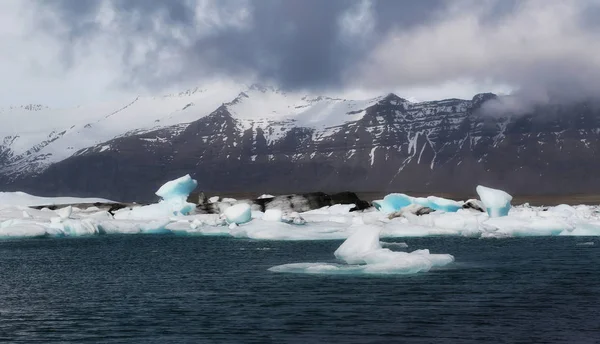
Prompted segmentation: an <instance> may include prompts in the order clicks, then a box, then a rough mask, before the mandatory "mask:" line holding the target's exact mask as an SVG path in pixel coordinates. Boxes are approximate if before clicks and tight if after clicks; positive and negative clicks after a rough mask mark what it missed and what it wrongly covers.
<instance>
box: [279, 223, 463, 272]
mask: <svg viewBox="0 0 600 344" xmlns="http://www.w3.org/2000/svg"><path fill="white" fill-rule="evenodd" d="M380 230H381V228H380V227H378V226H373V225H361V226H359V228H358V229H356V231H355V232H354V233H353V234H352V235H350V237H348V239H346V241H344V243H342V245H341V246H340V247H339V248H338V249H337V250H336V251H335V253H334V255H335V256H336V258H338V259H340V260H343V261H345V262H346V263H347V264H348V265H344V264H332V263H295V264H284V265H278V266H274V267H272V268H270V269H269V270H270V271H273V272H291V273H308V274H357V273H359V274H414V273H419V272H426V271H429V270H430V269H431V268H433V267H438V266H444V265H447V264H450V263H451V262H453V261H454V257H453V256H451V255H449V254H431V253H429V250H416V251H413V252H410V253H408V252H397V251H392V250H389V249H387V248H382V247H381V243H380V242H379V232H380Z"/></svg>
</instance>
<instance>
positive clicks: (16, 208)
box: [0, 175, 600, 273]
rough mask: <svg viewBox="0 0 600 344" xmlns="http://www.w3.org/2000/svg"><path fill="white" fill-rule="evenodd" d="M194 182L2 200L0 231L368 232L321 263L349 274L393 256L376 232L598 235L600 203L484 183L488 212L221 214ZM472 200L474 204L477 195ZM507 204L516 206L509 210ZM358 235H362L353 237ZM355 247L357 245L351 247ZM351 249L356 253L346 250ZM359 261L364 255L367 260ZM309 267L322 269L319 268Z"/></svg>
mask: <svg viewBox="0 0 600 344" xmlns="http://www.w3.org/2000/svg"><path fill="white" fill-rule="evenodd" d="M195 185H196V182H195V181H193V180H192V179H191V178H190V177H189V175H187V176H184V177H182V178H178V179H176V180H174V181H171V182H168V183H165V185H163V186H162V187H161V188H160V189H159V190H158V191H157V194H159V195H161V198H162V200H161V201H160V202H159V203H156V204H151V205H147V206H131V207H127V208H123V209H121V210H118V211H117V212H115V213H114V215H113V214H111V213H109V212H108V211H107V209H104V210H102V209H100V208H98V207H89V208H83V209H79V208H77V207H76V206H66V207H64V208H62V209H58V210H51V209H48V208H44V209H41V210H38V209H34V208H29V207H26V206H22V205H18V204H16V205H14V204H0V237H11V238H14V237H32V236H84V235H101V234H113V233H126V234H136V233H153V234H161V233H177V234H178V235H181V234H186V235H221V236H232V237H238V238H250V239H256V240H333V239H336V240H338V239H339V240H345V239H348V238H349V237H351V236H352V235H353V234H355V233H357V232H363V236H360V237H359V238H360V239H356V237H355V238H354V239H353V240H349V241H348V242H346V243H345V244H344V245H342V246H341V247H340V248H339V250H338V251H337V255H339V256H340V257H342V258H343V259H346V258H344V257H348V258H347V259H348V261H352V262H353V263H356V264H349V263H345V264H342V265H340V266H337V265H336V266H333V265H321V268H323V269H328V270H331V271H333V270H336V271H342V272H341V273H346V272H348V271H350V270H352V271H359V272H365V271H366V270H376V267H375V265H374V264H380V263H381V264H383V261H386V262H387V261H391V260H393V259H392V258H390V257H388V255H389V252H386V251H380V249H382V250H385V249H386V248H391V247H394V248H396V247H398V246H388V245H385V244H381V243H379V244H378V243H376V242H375V241H376V240H375V239H374V238H377V237H381V238H407V237H424V236H466V237H481V238H505V237H521V236H547V235H552V236H556V235H561V236H600V207H599V206H588V205H578V206H570V205H564V204H562V205H558V206H555V207H535V206H530V205H528V204H524V205H517V206H514V207H513V206H510V195H508V194H506V193H505V192H503V191H499V190H493V189H489V188H485V187H479V188H478V190H477V191H478V193H479V194H480V197H481V199H482V201H483V202H485V203H482V205H483V206H484V208H485V209H486V210H487V211H488V212H489V213H488V212H480V211H475V210H473V209H461V208H458V207H459V205H461V204H462V202H456V201H452V200H448V199H445V198H440V197H436V196H429V197H411V196H407V195H404V194H390V195H388V196H386V197H385V198H384V199H383V200H381V201H379V208H380V210H381V211H377V210H375V209H374V208H371V209H366V210H360V211H352V210H355V209H353V207H354V206H353V205H351V204H349V205H345V204H344V205H342V204H338V205H333V206H326V207H323V208H320V209H314V210H310V211H300V212H298V209H296V207H295V205H299V206H300V208H301V209H302V207H303V206H304V204H302V203H297V204H296V203H293V202H292V203H293V204H294V207H293V208H292V207H290V209H286V210H283V209H281V208H278V207H275V206H274V205H277V202H275V203H273V202H272V203H273V204H271V203H270V205H271V206H270V207H267V209H266V211H265V212H264V213H263V212H261V211H258V210H257V209H254V208H252V206H251V205H249V204H244V203H243V201H238V200H235V199H223V201H222V202H219V203H217V205H216V206H215V208H216V209H219V214H196V213H195V211H194V208H192V209H189V208H190V204H188V203H187V200H186V198H187V194H188V193H189V192H191V191H192V190H193V189H194V187H195ZM21 196H22V195H21ZM21 196H19V197H21ZM30 197H33V198H32V202H34V203H33V204H34V205H37V202H38V201H39V199H37V198H36V197H35V196H30ZM60 200H62V199H57V200H56V201H55V200H54V199H51V198H44V202H45V203H47V204H54V203H57V202H58V201H60ZM217 200H218V199H217ZM294 202H295V201H294ZM468 202H472V203H475V202H474V201H472V200H470V201H468ZM292 203H290V202H289V201H288V200H286V202H280V205H286V204H287V205H288V206H289V205H290V204H292ZM192 206H193V205H192ZM376 206H377V202H376ZM400 206H402V208H401V209H402V210H401V211H400V215H401V216H400V217H395V216H388V214H386V213H385V212H384V211H383V210H385V209H388V210H390V211H391V210H394V209H396V208H397V207H400ZM423 206H427V207H431V208H435V209H438V210H440V211H434V212H432V213H429V214H424V213H422V212H420V213H418V214H419V216H417V214H416V213H415V212H414V211H412V210H414V209H412V208H419V207H423ZM386 207H387V208H386ZM509 207H510V208H509ZM457 208H458V209H457ZM466 208H468V207H466ZM420 209H422V208H420ZM502 209H504V211H503V212H502ZM507 209H510V212H508V211H507ZM188 210H189V211H188ZM499 213H500V214H502V213H504V214H505V215H506V216H501V217H494V215H497V214H499ZM300 225H301V226H300ZM369 230H371V231H372V232H371V234H370V236H369V235H367V234H366V233H368V231H369ZM365 231H366V232H365ZM375 232H377V235H375ZM354 240H358V241H357V242H354ZM353 242H354V243H353ZM367 244H368V246H367V248H366V249H364V253H365V254H364V255H357V254H356V252H359V251H360V250H359V249H358V248H360V247H363V248H364V246H363V245H367ZM352 245H357V246H356V247H355V248H353V249H351V248H352ZM378 245H379V246H378ZM382 245H383V247H382ZM357 247H358V248H357ZM353 250H354V251H353ZM348 251H349V252H354V254H353V253H350V254H348V253H347V252H348ZM404 253H406V252H404ZM421 253H423V252H421ZM410 254H412V255H413V256H411V257H412V258H411V259H419V257H416V258H415V255H418V254H419V252H418V251H416V253H415V252H412V253H410ZM359 256H360V257H359ZM394 256H397V255H395V254H394ZM380 258H381V259H382V260H381V261H379V259H380ZM388 258H389V259H388ZM430 258H432V257H430ZM356 259H358V260H361V263H358V260H356ZM394 259H395V258H394ZM407 259H408V258H407ZM432 259H433V258H432ZM355 260H356V261H355ZM363 265H369V266H370V267H368V268H367V267H364V266H363ZM332 266H333V267H332ZM382 266H383V265H382ZM310 269H311V270H319V269H320V268H317V267H315V266H313V267H311V268H310ZM385 269H388V268H384V270H385Z"/></svg>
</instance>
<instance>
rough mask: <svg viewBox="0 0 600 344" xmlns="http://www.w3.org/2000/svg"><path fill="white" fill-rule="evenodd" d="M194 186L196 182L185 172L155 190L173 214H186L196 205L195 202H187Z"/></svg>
mask: <svg viewBox="0 0 600 344" xmlns="http://www.w3.org/2000/svg"><path fill="white" fill-rule="evenodd" d="M196 186H198V182H197V181H196V180H194V179H192V177H190V175H189V174H187V175H185V176H183V177H180V178H177V179H175V180H171V181H168V182H166V183H165V184H164V185H163V186H161V187H160V188H159V189H158V191H156V195H157V196H159V197H161V198H162V202H163V203H166V204H168V205H169V206H170V207H171V209H172V211H173V214H174V215H178V214H181V215H187V214H189V213H190V212H191V211H192V210H193V209H194V208H195V207H196V205H195V204H193V203H188V202H187V198H188V196H189V195H190V193H191V192H192V191H194V189H195V188H196Z"/></svg>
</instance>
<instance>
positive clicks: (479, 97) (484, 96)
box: [472, 92, 498, 105]
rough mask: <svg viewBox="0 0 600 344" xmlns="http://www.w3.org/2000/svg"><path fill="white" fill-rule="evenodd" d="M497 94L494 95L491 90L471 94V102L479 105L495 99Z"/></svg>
mask: <svg viewBox="0 0 600 344" xmlns="http://www.w3.org/2000/svg"><path fill="white" fill-rule="evenodd" d="M497 97H498V96H497V95H495V94H494V93H491V92H487V93H478V94H476V95H474V96H473V100H472V101H473V104H474V105H481V104H483V103H485V102H487V101H488V100H490V99H495V98H497Z"/></svg>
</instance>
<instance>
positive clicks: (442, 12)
mask: <svg viewBox="0 0 600 344" xmlns="http://www.w3.org/2000/svg"><path fill="white" fill-rule="evenodd" d="M598 42H600V0H564V1H560V0H522V1H519V0H452V1H450V0H448V1H445V0H379V1H377V0H371V1H369V0H365V1H363V0H104V1H102V0H2V1H0V51H2V54H0V106H8V105H16V104H24V103H42V104H47V105H50V106H71V105H78V104H83V103H91V102H92V103H93V102H99V101H105V100H108V99H116V98H120V97H121V98H122V97H130V96H132V95H137V94H162V93H167V92H173V91H180V90H185V89H187V88H189V87H194V86H200V85H210V84H211V83H216V82H218V83H230V82H231V83H252V82H261V83H265V84H271V85H276V86H278V87H280V88H282V89H284V90H290V91H294V90H296V91H303V92H310V93H324V94H334V95H344V94H345V95H349V96H356V97H358V96H364V95H370V94H377V93H382V92H396V93H397V94H398V95H400V96H403V97H415V98H417V99H422V100H426V99H436V98H444V97H462V98H470V97H472V95H473V94H475V93H478V92H482V91H494V92H504V93H507V92H513V93H515V94H518V95H520V96H522V97H526V98H527V99H530V100H533V101H545V100H547V99H548V98H551V97H557V95H560V97H565V98H572V97H578V96H580V95H582V94H585V95H595V94H597V93H598V92H597V90H600V58H599V57H598V56H600V44H598Z"/></svg>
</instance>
